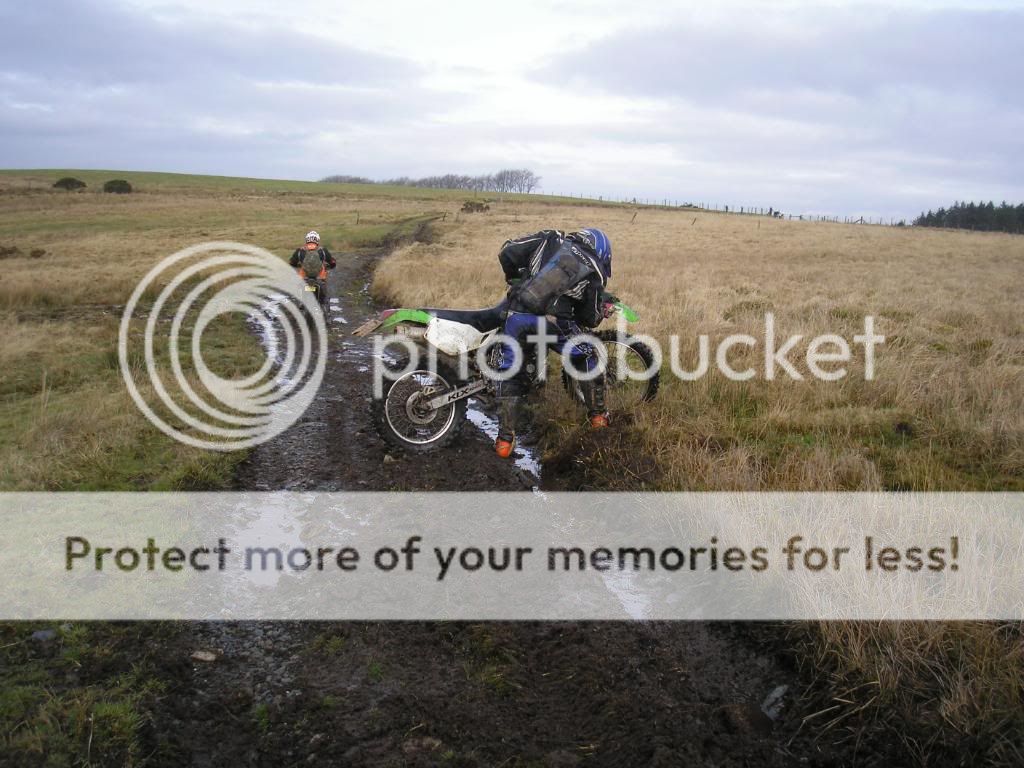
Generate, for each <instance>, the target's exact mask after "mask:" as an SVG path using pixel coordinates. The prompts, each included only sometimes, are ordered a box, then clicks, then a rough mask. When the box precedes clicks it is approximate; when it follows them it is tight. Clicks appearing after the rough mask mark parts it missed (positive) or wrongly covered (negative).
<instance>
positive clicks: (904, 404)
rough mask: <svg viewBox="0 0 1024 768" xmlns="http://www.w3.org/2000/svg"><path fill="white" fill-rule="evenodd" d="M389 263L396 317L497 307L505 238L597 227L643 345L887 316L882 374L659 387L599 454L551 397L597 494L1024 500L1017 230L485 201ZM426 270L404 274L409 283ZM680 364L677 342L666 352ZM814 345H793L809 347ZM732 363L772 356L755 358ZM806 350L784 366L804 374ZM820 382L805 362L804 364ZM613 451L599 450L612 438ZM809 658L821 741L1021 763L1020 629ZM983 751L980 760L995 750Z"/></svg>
mask: <svg viewBox="0 0 1024 768" xmlns="http://www.w3.org/2000/svg"><path fill="white" fill-rule="evenodd" d="M492 209H493V210H492V212H491V213H490V214H488V215H485V216H481V217H480V218H478V219H475V220H474V221H473V223H472V224H471V225H469V226H464V225H455V226H450V227H447V228H446V229H444V230H442V232H443V236H442V237H440V238H439V239H438V240H436V241H435V242H433V243H430V244H422V243H420V244H413V245H410V246H408V247H406V248H404V249H403V250H401V251H399V252H398V253H396V254H395V255H394V256H392V257H391V258H389V259H388V260H386V261H385V262H384V263H383V265H382V266H381V268H380V269H379V270H378V273H377V280H376V282H375V283H374V287H375V290H376V291H377V292H378V294H379V295H380V296H382V297H387V298H389V299H391V300H393V301H394V302H395V303H398V304H407V305H419V306H423V305H430V306H436V305H441V306H474V305H481V306H482V305H488V304H490V303H493V302H495V301H496V300H497V299H498V298H499V297H500V296H501V291H502V285H501V280H500V271H499V268H498V265H497V262H496V254H497V251H498V249H499V248H500V247H501V244H502V243H503V241H504V240H505V239H506V238H508V237H511V236H515V235H517V234H524V233H528V232H531V231H536V230H538V229H541V228H558V229H573V228H580V227H583V226H588V225H590V226H600V227H602V228H604V229H605V230H606V231H607V232H608V233H609V235H610V237H611V239H612V242H613V244H614V251H615V263H614V277H613V280H612V281H611V283H610V285H609V288H610V289H611V290H612V291H613V292H615V293H616V294H618V295H620V296H621V297H622V298H623V299H624V300H625V301H626V302H627V303H628V304H630V305H632V306H634V307H635V308H637V309H638V311H639V314H640V316H641V321H640V323H639V325H638V330H640V331H641V332H644V333H648V334H652V335H654V336H655V337H657V338H659V339H661V340H662V341H663V342H664V341H665V340H666V338H667V337H668V336H669V335H670V334H679V335H680V336H681V337H682V341H681V349H680V351H681V355H680V359H681V361H684V362H685V366H684V367H685V368H692V367H693V361H695V360H696V359H697V336H698V334H700V333H706V334H708V336H709V337H710V338H711V342H712V346H713V345H714V343H715V342H716V341H717V340H719V339H721V338H723V337H724V336H726V335H728V334H732V333H737V332H741V333H749V334H751V335H752V336H754V337H755V338H760V337H762V336H763V333H764V315H765V312H767V311H772V312H773V313H774V315H775V317H776V329H777V330H776V335H777V337H778V338H780V339H783V338H786V337H788V336H789V335H790V334H797V333H800V334H804V335H805V337H811V336H815V335H818V334H822V333H835V334H839V335H841V336H843V337H844V338H846V339H847V340H848V341H849V340H850V339H851V338H852V337H853V335H854V334H856V333H860V332H862V331H863V318H864V316H865V315H873V316H874V317H875V318H876V330H877V331H878V332H880V333H881V334H884V335H885V336H886V337H887V338H886V342H885V344H884V345H882V346H881V347H879V349H878V350H877V360H876V371H875V379H874V380H873V381H866V380H865V379H864V376H863V367H864V366H863V361H862V360H861V361H860V362H858V358H857V356H856V355H855V356H854V362H853V363H852V364H851V365H850V373H849V375H848V376H847V378H845V379H842V380H840V381H837V382H825V381H817V380H813V379H810V378H805V380H803V381H794V380H791V379H789V378H788V377H782V378H777V379H776V380H775V381H766V380H764V378H763V377H761V376H757V377H755V378H754V379H751V380H750V381H746V382H734V381H730V380H729V379H727V378H726V377H725V376H723V375H721V374H719V373H718V372H717V371H714V369H713V368H712V373H709V374H708V375H707V376H705V377H704V378H702V379H700V380H698V381H694V382H683V381H679V380H676V379H675V378H674V377H672V376H665V378H664V385H663V389H662V391H661V393H660V395H659V398H658V400H657V401H656V402H655V403H653V404H651V405H650V406H649V407H647V408H644V409H643V411H642V412H639V413H626V414H616V415H613V418H615V416H617V417H618V427H617V429H614V430H612V434H611V435H609V436H607V439H601V440H599V441H592V440H589V439H588V436H587V433H586V432H585V431H584V429H583V427H582V426H581V425H580V423H579V422H580V414H579V413H578V412H577V411H575V410H573V408H572V407H571V406H570V405H568V400H567V398H565V397H564V396H562V395H561V394H560V393H559V392H558V391H557V390H558V388H557V387H548V393H547V397H546V399H545V401H544V402H543V403H542V404H541V405H540V406H539V408H538V411H539V414H538V415H539V419H538V420H539V422H540V423H541V424H543V425H544V431H545V437H546V440H545V445H546V450H547V457H546V458H547V459H549V460H554V461H560V460H564V459H566V457H568V458H570V459H572V460H573V461H575V462H577V466H579V462H580V460H581V459H582V461H583V472H584V474H585V485H586V487H596V488H605V489H626V488H653V489H659V490H695V491H705V490H742V491H768V490H850V491H861V490H864V491H867V490H894V491H895V490H918V491H936V490H949V491H954V490H967V489H973V490H988V491H1009V490H1015V491H1020V490H1024V408H1022V407H1021V403H1024V311H1022V309H1021V304H1020V296H1021V295H1022V294H1024V237H1015V236H1010V235H999V234H985V235H982V234H973V233H964V232H942V231H929V230H914V229H903V228H882V227H868V226H852V225H840V224H808V223H802V222H784V221H775V220H770V219H765V218H762V217H749V216H735V215H733V216H727V215H714V214H694V213H692V212H682V211H663V210H641V211H640V212H639V213H638V214H637V216H636V219H635V221H634V218H633V215H634V212H633V211H631V210H626V209H609V208H585V207H571V208H570V207H565V208H552V207H549V206H528V205H523V204H520V205H517V206H500V207H499V206H492ZM410 274H420V275H424V279H423V280H409V279H408V275H410ZM663 346H664V347H665V349H666V350H667V349H668V348H669V347H668V344H667V343H665V344H664V345H663ZM801 348H802V347H800V346H798V347H797V351H798V352H799V350H800V349H801ZM737 352H738V354H736V355H735V356H733V357H732V358H731V360H732V362H733V367H734V368H735V369H737V370H742V369H743V368H744V367H745V366H746V365H747V364H751V365H753V366H755V368H756V367H757V366H758V365H759V363H761V361H762V360H763V358H762V357H761V356H762V355H763V350H761V349H758V350H754V351H752V352H746V353H745V354H744V350H743V349H742V348H741V349H740V350H737ZM797 357H798V354H794V355H792V356H791V359H793V360H794V361H795V360H796V359H797ZM797 367H798V369H799V370H802V371H803V372H804V373H805V374H806V366H799V365H798V366H797ZM602 438H604V436H602ZM791 632H792V638H793V643H794V646H795V647H796V648H797V649H798V650H797V653H796V658H798V659H800V660H801V664H802V666H803V668H804V669H805V671H806V672H807V674H809V675H811V676H812V677H814V678H816V679H818V680H820V681H822V683H823V684H822V686H821V688H820V690H822V691H823V693H822V696H821V701H820V709H821V712H822V716H821V718H820V719H816V720H815V721H814V722H813V724H810V723H809V726H810V727H814V728H821V729H823V736H822V738H826V739H839V738H848V739H850V740H851V742H852V741H857V740H859V739H862V738H870V736H867V737H866V736H865V734H870V733H872V729H876V728H877V729H881V730H889V732H890V734H892V735H895V737H896V738H900V739H903V740H904V741H905V743H906V745H907V748H908V750H909V751H908V754H910V755H912V756H913V759H914V761H915V762H920V763H921V764H925V763H927V762H928V761H929V760H933V761H938V762H937V764H945V762H944V761H947V760H950V761H955V760H957V759H959V758H957V757H956V756H957V755H958V754H959V755H961V757H962V753H961V750H962V749H963V748H964V747H963V745H964V744H965V743H967V742H969V743H971V744H972V745H973V747H972V749H975V750H976V751H977V755H978V756H979V760H980V761H986V762H991V763H992V764H1005V765H1013V764H1018V763H1019V759H1020V755H1021V750H1022V749H1024V700H1022V695H1021V691H1022V683H1024V658H1022V656H1021V648H1022V647H1024V639H1022V635H1021V629H1020V627H1019V626H1018V625H1009V626H1006V625H996V624H992V623H984V622H973V623H958V624H949V623H910V622H907V623H903V622H894V623H887V624H879V623H869V622H830V623H827V624H799V625H794V627H793V628H792V630H791ZM982 756H983V757H982Z"/></svg>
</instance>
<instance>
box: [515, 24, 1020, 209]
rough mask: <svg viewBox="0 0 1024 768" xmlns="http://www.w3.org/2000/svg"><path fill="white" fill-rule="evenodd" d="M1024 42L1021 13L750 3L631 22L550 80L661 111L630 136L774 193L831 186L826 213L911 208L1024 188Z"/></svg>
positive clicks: (544, 74) (549, 72) (561, 66)
mask: <svg viewBox="0 0 1024 768" xmlns="http://www.w3.org/2000/svg"><path fill="white" fill-rule="evenodd" d="M1021 39H1024V12H1021V11H981V12H972V11H964V10H943V11H936V12H927V11H917V12H907V11H904V12H887V11H884V10H881V9H878V8H874V9H871V10H870V12H868V11H867V10H866V9H863V8H861V9H832V10H828V9H824V10H817V11H815V12H810V11H806V10H805V11H803V12H800V13H798V14H796V13H782V14H770V13H767V12H764V11H762V12H751V11H748V12H746V13H743V14H739V13H737V14H735V15H733V16H731V17H722V16H716V17H714V18H713V19H711V20H708V19H697V18H695V19H692V20H690V21H689V22H686V23H677V24H674V25H671V26H668V27H663V28H659V29H647V30H632V31H624V32H621V33H619V34H617V35H613V36H610V37H608V38H606V39H604V40H602V41H601V42H599V43H597V44H595V45H593V46H591V47H590V48H589V49H587V50H584V51H582V52H579V53H574V54H570V55H567V56H565V57H563V58H561V59H560V60H556V61H554V62H552V63H550V64H549V65H548V66H546V67H544V68H542V69H540V70H538V71H537V72H536V73H535V77H536V79H537V80H538V82H544V83H552V82H558V83H561V84H563V85H564V86H566V87H572V88H574V89H575V90H576V91H578V92H584V93H590V94H592V95H593V97H594V101H595V104H598V105H599V104H601V103H602V101H603V100H604V99H605V98H607V96H608V95H614V96H615V97H616V98H622V97H624V96H629V97H632V98H634V99H636V100H637V101H638V102H648V103H649V102H654V103H657V104H659V105H660V106H661V108H662V114H661V115H660V119H659V120H658V121H657V122H652V123H650V124H649V125H647V126H646V127H640V128H634V129H633V130H632V131H631V133H630V134H629V135H623V134H621V133H619V134H617V138H618V140H620V141H622V142H624V143H628V142H631V141H632V142H652V141H657V142H662V143H668V144H670V145H671V146H673V147H674V148H675V150H676V153H677V154H678V156H679V157H680V158H684V159H694V160H698V159H699V160H700V161H701V162H713V163H715V164H716V165H718V166H719V167H723V168H724V167H730V166H731V167H732V168H733V169H734V170H737V169H740V170H742V169H747V170H748V171H749V170H753V171H754V172H753V173H750V172H747V173H743V174H742V176H743V177H747V178H750V179H751V180H752V181H754V180H759V183H758V184H757V187H758V188H761V189H773V190H774V192H773V194H774V195H775V196H782V197H784V198H786V199H789V200H794V201H800V200H804V201H807V204H809V205H814V203H813V201H814V198H815V196H816V195H817V196H818V197H819V198H820V200H821V203H819V205H818V206H815V207H824V205H825V201H826V200H831V201H834V202H833V203H831V204H833V205H834V204H842V203H843V202H844V200H843V198H844V197H845V204H846V206H850V204H851V203H853V204H857V203H859V204H860V205H871V206H875V205H878V204H879V203H880V204H882V205H883V206H885V205H887V206H893V205H896V206H900V209H901V210H903V211H904V212H910V210H912V209H908V208H907V206H908V205H910V201H909V198H910V196H911V195H914V196H917V197H922V196H923V197H931V198H936V199H937V198H938V196H940V195H945V194H948V193H949V191H950V190H954V189H959V190H960V191H959V192H956V193H955V196H957V197H963V196H966V195H968V194H978V195H984V196H997V197H998V196H999V195H1000V194H1010V193H1015V194H1016V196H1017V197H1018V198H1020V197H1024V188H1022V186H1021V179H1022V178H1024V153H1022V152H1021V150H1022V149H1024V139H1022V137H1024V131H1022V130H1021V129H1022V128H1024V90H1022V89H1021V88H1020V87H1019V78H1020V72H1021V71H1022V69H1024V66H1022V65H1024V54H1022V50H1024V49H1022V48H1021V46H1020V42H1019V41H1020V40H1021ZM600 126H601V115H600V112H599V111H598V110H595V130H596V131H598V132H601V127H600ZM787 170H788V173H787ZM830 179H831V180H830ZM883 182H884V183H885V185H886V186H882V183H883ZM840 185H843V186H845V187H846V189H847V193H846V194H845V195H844V194H843V193H842V191H841V190H840V189H839V187H840ZM712 186H715V185H712ZM806 187H811V188H813V190H815V191H813V192H812V191H811V190H808V189H806ZM900 189H903V190H906V192H907V193H908V194H904V193H903V192H901V191H900ZM922 192H923V193H924V194H923V195H922ZM725 193H726V192H725V190H722V191H721V194H725ZM737 193H738V191H737ZM737 193H734V194H737ZM858 197H859V199H858Z"/></svg>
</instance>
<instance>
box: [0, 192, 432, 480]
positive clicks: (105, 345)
mask: <svg viewBox="0 0 1024 768" xmlns="http://www.w3.org/2000/svg"><path fill="white" fill-rule="evenodd" d="M52 176H53V178H55V177H56V174H52ZM132 178H133V179H134V177H132ZM93 181H94V179H92V177H90V187H91V189H90V191H87V192H83V193H73V194H68V193H65V192H60V191H56V190H52V189H50V188H49V185H50V184H52V183H53V179H52V178H50V179H47V178H43V177H34V176H21V175H12V174H0V201H2V208H0V248H3V249H17V252H16V253H15V254H14V255H9V256H8V257H7V258H3V259H0V321H2V322H3V326H4V329H5V330H4V338H3V343H2V344H0V398H2V401H0V489H4V490H89V489H105V490H120V489H139V490H141V489H154V488H156V489H174V488H209V487H219V486H222V485H223V484H225V483H228V482H230V480H231V472H232V468H233V466H234V464H235V462H237V461H238V460H239V459H240V458H241V455H240V454H234V455H229V456H224V455H221V454H216V453H210V452H204V451H200V450H196V449H191V448H187V447H185V446H182V445H180V444H178V443H176V442H174V441H172V440H171V439H170V438H167V437H165V436H164V435H162V434H161V433H159V432H158V431H157V430H156V429H155V428H154V427H152V426H151V425H150V424H149V422H148V421H147V420H146V419H145V417H144V416H143V415H142V414H141V413H140V412H139V410H138V409H137V408H136V407H135V404H134V403H133V401H132V400H131V398H130V396H129V394H128V391H127V389H126V388H125V386H124V383H123V381H122V380H121V375H120V371H119V367H118V361H117V336H118V324H119V322H120V314H121V310H122V307H123V306H124V304H125V303H126V301H127V300H128V297H129V296H130V295H131V293H132V291H133V290H134V288H135V285H136V284H137V283H138V281H139V279H140V278H141V277H142V276H143V275H144V274H145V273H146V272H147V271H148V270H149V269H150V268H151V267H152V266H153V265H154V264H156V263H157V261H159V260H160V259H161V258H163V257H165V256H169V255H170V254H172V253H174V252H175V251H177V250H179V249H181V248H184V247H187V246H190V245H195V244H196V243H199V242H203V241H209V240H231V241H242V242H248V243H256V244H259V245H261V246H263V247H266V248H268V249H270V250H272V251H274V252H276V253H279V254H281V255H282V256H284V255H286V254H288V253H290V251H291V249H292V248H294V247H295V246H296V244H297V243H298V242H301V238H302V236H303V234H304V233H305V232H306V231H307V230H309V229H310V228H313V227H315V228H317V229H318V230H319V231H320V232H321V233H322V235H323V236H324V238H325V242H326V243H328V244H329V245H330V246H331V247H335V248H338V249H347V248H359V247H365V246H370V245H375V244H377V243H379V242H380V241H381V240H382V239H384V238H386V237H387V236H388V235H389V233H391V232H393V231H394V230H395V228H396V226H401V222H402V220H403V219H407V218H408V217H411V216H415V215H422V214H423V213H424V211H425V210H426V211H429V210H430V209H431V208H430V206H431V205H432V203H431V202H430V201H426V202H425V201H423V200H416V199H408V200H406V199H395V200H392V199H388V198H377V199H363V198H356V197H351V196H341V195H339V194H335V193H334V191H333V190H332V189H331V188H329V187H327V185H321V186H320V187H319V188H322V189H324V190H325V192H324V193H323V194H314V193H313V191H312V190H316V189H318V187H317V186H316V185H306V186H305V187H302V189H300V190H298V191H287V192H285V189H286V188H287V187H288V185H287V184H284V183H282V184H280V185H275V184H274V183H273V182H263V183H262V184H261V185H259V186H257V188H256V189H253V190H249V191H246V187H245V184H246V183H247V182H238V181H237V180H236V181H235V182H234V183H232V182H231V180H227V181H225V180H216V179H212V180H208V179H202V178H190V177H173V178H172V179H171V180H170V182H167V183H165V184H164V185H159V184H157V185H156V186H155V187H153V188H151V187H150V182H149V177H144V178H143V180H142V181H141V182H138V181H136V186H137V187H138V189H139V190H140V191H139V192H137V193H134V194H131V195H127V196H121V195H108V194H103V193H102V192H98V191H95V190H94V189H92V187H95V186H97V185H96V184H94V183H93ZM167 184H170V186H167ZM239 185H241V186H239ZM300 186H302V185H300ZM306 187H308V188H309V189H307V188H306ZM357 217H358V222H359V223H358V225H357V224H356V221H357ZM36 249H42V250H43V251H45V253H44V254H43V255H42V256H41V257H38V258H32V257H31V256H30V254H31V252H32V251H33V250H36ZM7 252H9V251H7ZM237 320H238V322H237V323H234V324H233V325H231V324H229V325H226V326H222V327H219V328H218V329H215V332H214V334H213V335H214V336H215V337H216V338H214V342H217V343H219V344H220V346H221V347H222V348H223V350H224V351H223V353H222V355H221V358H222V359H221V360H219V361H218V362H219V363H221V364H223V365H224V366H226V367H227V371H228V373H226V374H225V375H229V374H230V371H231V370H232V369H239V370H246V369H247V366H248V365H249V364H250V363H254V362H255V361H256V360H260V359H261V357H262V353H261V352H260V349H259V345H258V343H257V341H256V339H255V338H254V337H253V336H252V334H250V333H248V332H247V330H246V328H245V326H244V323H243V322H242V320H241V318H237ZM205 343H206V338H205V337H204V344H205Z"/></svg>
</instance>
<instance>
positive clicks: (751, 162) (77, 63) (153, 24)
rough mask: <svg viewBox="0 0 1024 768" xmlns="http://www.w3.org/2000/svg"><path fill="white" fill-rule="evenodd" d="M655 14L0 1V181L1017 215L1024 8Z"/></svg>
mask: <svg viewBox="0 0 1024 768" xmlns="http://www.w3.org/2000/svg"><path fill="white" fill-rule="evenodd" d="M669 5H670V4H668V3H666V2H664V0H630V2H628V3H622V2H597V1H588V0H555V1H554V2H529V1H525V0H517V1H516V2H507V3H490V2H486V1H485V0H456V1H455V2H443V3H427V2H422V1H421V0H420V1H417V0H414V1H412V2H386V1H384V0H373V1H372V2H371V1H370V0H360V2H354V3H341V2H336V1H334V0H324V1H323V2H315V1H314V2H306V3H294V2H292V3H283V2H279V1H278V0H226V1H221V2H217V3H212V2H210V0H106V2H103V1H101V0H33V2H31V3H29V2H24V3H14V2H5V3H4V4H3V5H2V6H0V167H6V168H26V167H32V168H45V167H49V168H75V167H81V168H114V169H129V170H163V171H181V172H189V173H216V174H228V175H240V176H269V177H277V178H297V179H315V178H320V177H322V176H325V175H327V174H332V173H347V174H356V175H363V176H370V177H373V178H386V177H389V176H398V175H409V176H420V175H428V174H435V173H444V172H459V173H472V174H476V173H484V172H489V171H493V170H497V169H499V168H502V167H529V168H531V169H533V170H534V171H535V172H536V173H538V174H539V175H541V176H542V178H543V181H542V187H543V190H542V191H545V192H552V193H577V194H578V193H583V194H587V195H592V196H595V197H596V196H598V195H604V196H606V197H610V196H615V197H621V196H628V197H633V196H636V197H638V198H658V199H661V198H669V199H670V200H677V201H679V202H683V201H692V202H705V203H717V204H721V203H728V204H731V205H735V206H739V205H755V206H764V207H768V206H774V207H776V208H781V209H782V210H785V211H787V212H794V213H797V212H807V213H810V212H819V213H820V212H825V213H835V214H840V215H842V214H854V215H860V214H869V215H887V216H888V215H894V216H902V215H914V214H916V213H918V212H920V211H921V210H922V209H925V208H929V207H938V206H939V205H944V204H948V203H951V202H952V201H953V200H955V199H986V200H987V199H990V198H991V199H995V200H996V201H997V202H998V201H1000V200H1002V199H1007V200H1012V201H1015V202H1019V201H1024V43H1022V41H1024V2H985V1H984V0H982V1H981V2H907V3H903V4H900V5H898V6H897V5H893V4H889V5H886V6H881V5H865V4H861V3H856V4H855V3H847V2H831V3H825V4H822V3H817V4H810V3H805V2H796V1H795V0H794V1H792V2H774V3H771V7H770V8H768V7H767V4H763V5H758V4H751V3H736V2H725V3H723V2H716V3H708V2H706V0H702V1H701V2H699V3H693V4H692V5H691V4H678V5H676V6H674V7H668V6H669Z"/></svg>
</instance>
